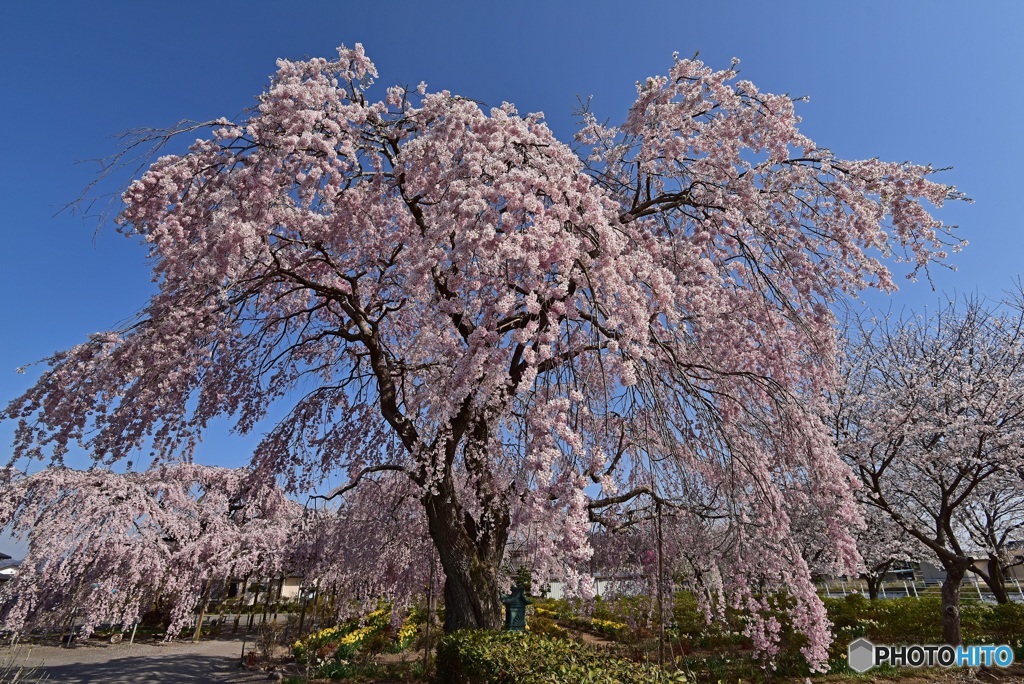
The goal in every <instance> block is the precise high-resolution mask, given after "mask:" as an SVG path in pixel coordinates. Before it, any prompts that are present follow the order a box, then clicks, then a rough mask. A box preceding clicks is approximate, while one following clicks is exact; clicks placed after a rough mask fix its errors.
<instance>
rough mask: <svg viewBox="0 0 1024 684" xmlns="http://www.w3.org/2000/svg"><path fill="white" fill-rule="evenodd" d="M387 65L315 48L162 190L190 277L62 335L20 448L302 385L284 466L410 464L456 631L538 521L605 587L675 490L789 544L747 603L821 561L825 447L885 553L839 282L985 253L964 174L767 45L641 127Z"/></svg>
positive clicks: (702, 509) (569, 560)
mask: <svg viewBox="0 0 1024 684" xmlns="http://www.w3.org/2000/svg"><path fill="white" fill-rule="evenodd" d="M376 75H377V72H376V69H375V67H374V65H373V64H372V62H370V60H369V59H368V58H367V57H366V55H365V54H364V52H363V49H362V47H361V46H358V45H357V46H356V48H355V49H346V48H342V49H340V50H339V56H338V58H337V59H336V60H326V59H310V60H306V61H288V60H281V61H279V63H278V71H277V74H276V75H275V77H274V79H273V81H272V83H271V85H270V87H269V88H268V89H267V90H266V92H264V93H263V94H262V95H261V96H260V98H259V102H258V106H257V107H256V109H255V110H254V111H253V112H252V113H251V115H250V116H248V117H247V118H246V119H244V120H242V121H238V122H232V121H228V120H219V121H217V122H213V123H212V124H211V125H210V126H209V132H208V133H206V134H204V136H203V137H201V138H200V139H198V140H196V142H195V143H194V144H193V145H192V146H191V148H190V149H189V151H188V152H187V153H186V154H183V155H169V156H165V157H162V158H160V159H158V160H157V161H156V162H155V163H154V164H153V165H152V166H151V167H150V168H149V170H148V171H146V172H145V173H144V174H143V175H142V176H141V177H140V178H139V179H138V180H136V181H135V182H133V183H132V184H131V186H130V187H129V188H128V190H127V192H125V194H124V196H123V198H124V203H125V206H124V209H123V211H122V212H121V213H120V216H119V218H118V221H119V223H120V225H121V226H122V228H123V230H124V231H125V232H126V233H127V234H128V235H131V236H136V237H139V238H141V239H143V240H144V241H145V242H146V243H148V244H149V245H150V249H151V252H150V256H151V259H152V264H153V271H154V278H155V280H156V282H157V283H158V285H159V292H158V293H157V294H156V295H154V296H153V298H152V300H151V301H150V303H149V305H148V306H147V307H146V309H145V311H144V312H143V313H142V315H141V317H140V318H139V320H138V321H137V322H136V323H134V324H133V325H131V326H129V327H127V328H124V329H121V330H116V331H112V332H106V333H100V334H97V335H94V336H93V337H91V338H90V339H89V340H88V341H87V342H85V343H84V344H82V345H80V346H77V347H75V348H73V349H71V350H69V351H66V352H61V353H58V354H56V355H54V356H53V357H51V358H50V359H49V361H48V363H49V369H48V370H46V371H45V372H44V373H43V375H42V377H41V378H40V379H39V381H38V383H37V384H36V385H35V386H34V387H33V388H32V389H30V390H29V391H28V392H27V393H25V394H24V395H23V396H22V397H21V398H19V399H16V400H15V401H14V402H12V403H11V404H10V406H9V407H8V408H7V409H6V411H5V412H4V414H3V415H4V416H6V417H8V418H11V419H14V420H17V421H18V427H17V431H16V441H15V456H16V457H33V456H40V455H45V454H46V453H49V455H50V457H51V458H53V459H54V460H55V461H57V462H59V461H60V459H61V458H62V457H63V455H64V453H65V452H66V450H67V449H68V447H69V445H70V444H71V443H73V442H75V441H78V442H81V443H82V444H83V445H84V447H85V448H86V449H88V450H89V451H91V452H92V453H94V454H95V455H96V457H97V458H100V459H107V460H111V461H113V460H118V459H126V458H130V456H131V454H133V453H134V452H136V451H137V450H138V449H140V448H142V447H144V446H145V447H147V448H150V449H152V450H153V451H155V452H156V453H157V454H158V455H161V456H170V455H185V456H187V455H188V454H189V453H190V452H191V450H192V448H193V446H194V445H195V443H196V440H197V438H198V435H199V434H200V433H201V432H202V430H203V429H204V428H205V427H206V425H207V423H208V421H209V420H210V419H211V418H213V417H214V416H218V415H226V416H231V417H232V419H233V420H234V422H235V424H236V426H237V427H238V429H240V430H241V431H243V432H245V431H248V430H252V429H253V428H254V427H255V426H257V425H258V424H260V421H262V420H264V419H265V418H267V416H268V413H269V412H270V410H271V407H273V406H278V405H280V404H287V405H288V406H289V407H290V413H289V414H288V416H287V417H286V418H285V419H283V420H281V421H280V423H278V424H277V426H276V427H273V428H272V429H271V430H270V431H269V432H268V433H267V435H266V437H265V439H264V440H263V441H262V443H261V444H260V445H259V446H258V447H257V449H256V452H255V454H254V457H253V465H254V467H255V468H257V469H258V470H259V471H260V472H263V473H271V474H274V475H277V476H279V477H281V478H282V481H283V482H284V483H285V484H286V485H287V486H288V487H289V488H290V489H291V490H293V491H306V490H308V489H309V488H314V487H316V486H318V485H319V484H320V483H321V482H322V481H323V480H324V479H325V478H326V477H328V476H329V475H331V474H333V473H337V472H340V473H343V474H344V475H346V476H347V477H348V478H349V479H350V481H351V483H352V484H353V485H356V484H358V486H362V485H363V484H366V483H368V482H371V481H373V480H375V479H378V478H380V477H382V474H383V473H385V472H390V473H397V474H401V475H402V476H404V477H405V478H407V479H408V480H409V482H410V483H411V484H412V486H413V487H414V488H415V491H416V502H417V506H418V508H419V510H420V514H421V515H422V519H423V521H424V522H425V525H426V528H427V530H428V532H429V535H430V538H431V539H432V542H433V544H434V546H435V548H436V550H437V553H438V558H439V561H440V565H441V567H442V568H443V571H444V576H445V587H444V601H445V621H446V622H445V627H446V629H449V630H451V629H457V628H461V627H490V628H494V627H497V626H499V625H500V624H501V604H500V602H499V598H498V597H499V587H500V586H502V585H503V583H504V582H505V578H504V577H503V576H502V573H501V562H502V558H503V556H504V552H505V547H506V543H507V541H508V539H509V536H510V533H512V532H513V531H516V534H519V535H521V538H524V539H530V540H532V542H533V549H534V550H535V553H534V556H533V558H534V560H533V563H534V570H535V572H536V574H537V576H543V575H545V574H547V573H548V572H551V571H552V569H556V568H557V569H560V571H561V572H562V574H563V575H564V576H566V577H567V578H568V579H570V580H573V581H572V582H570V584H573V585H575V586H576V589H578V590H580V591H582V592H584V593H585V592H587V591H588V589H589V579H588V575H587V573H586V572H585V567H586V563H587V561H588V558H589V556H590V550H589V543H588V536H589V533H590V529H591V525H592V524H594V523H595V521H596V522H597V523H598V524H600V522H601V521H607V520H615V519H622V518H623V517H624V516H627V515H628V511H629V510H632V509H635V508H637V507H640V508H643V507H647V506H649V505H651V503H652V501H655V500H656V501H657V503H658V505H661V506H663V507H666V508H667V507H672V506H676V507H681V508H685V509H687V510H690V511H692V512H693V513H694V514H697V515H711V516H720V517H721V516H724V517H727V518H729V520H730V521H731V522H732V528H731V529H732V530H733V531H734V534H733V536H732V537H731V539H732V540H733V541H734V542H735V543H736V544H738V545H740V546H741V547H742V548H744V549H749V550H752V551H753V550H757V551H756V552H755V553H753V556H748V555H745V554H735V555H734V557H736V558H738V559H740V562H739V563H738V565H737V566H736V567H735V568H734V570H735V572H734V573H733V572H730V574H729V576H730V577H735V578H736V579H735V582H733V584H732V586H733V587H734V588H735V589H736V591H737V592H738V593H737V598H736V600H737V601H740V602H742V603H746V604H750V605H751V606H754V605H759V603H758V601H759V599H758V598H757V597H756V596H755V589H756V587H757V585H756V584H751V583H750V582H748V581H746V580H744V578H747V577H750V575H751V573H755V572H767V573H768V574H769V575H772V576H778V575H780V574H788V573H789V572H790V568H789V566H788V563H789V561H790V559H791V557H792V556H794V555H795V556H796V557H799V554H798V553H797V552H795V551H794V547H793V541H792V534H791V529H790V525H789V521H788V519H787V517H786V515H785V514H784V513H780V511H784V510H785V508H786V505H785V499H786V497H787V496H788V494H787V489H786V486H785V483H786V482H787V481H788V479H789V475H790V474H793V473H798V474H800V476H801V477H806V478H808V479H809V481H810V486H809V490H808V491H809V492H810V495H811V496H813V497H815V498H820V499H822V500H826V501H829V502H830V503H832V502H835V503H836V505H834V506H833V505H830V506H828V507H823V508H824V509H825V515H826V520H825V524H826V527H827V529H828V534H829V536H830V538H831V539H833V540H834V541H835V543H836V544H837V545H838V547H839V549H840V551H839V557H840V558H841V559H842V560H843V561H844V562H846V563H854V562H855V561H856V552H855V550H854V548H853V543H852V540H851V539H850V536H849V533H848V529H849V527H850V524H851V522H852V521H853V520H854V519H855V518H856V517H857V514H856V511H855V508H854V506H853V503H852V500H851V498H850V496H849V493H848V491H847V490H848V482H847V471H846V469H845V466H843V465H842V463H841V462H840V461H839V459H838V458H837V455H836V452H835V448H834V446H833V444H832V441H831V438H830V435H829V433H828V431H827V429H826V428H825V426H824V425H823V424H822V423H821V421H820V420H819V419H818V418H817V417H816V411H817V410H818V407H817V406H815V403H816V400H815V399H813V397H816V396H819V395H820V394H821V393H822V391H824V389H825V388H827V387H828V386H829V385H830V384H831V382H832V381H833V379H834V350H835V339H834V338H835V334H834V329H833V316H832V314H831V313H830V311H829V309H828V307H827V303H828V301H829V299H830V298H831V297H832V296H833V295H834V293H835V292H837V291H842V292H850V293H852V292H855V291H857V290H859V289H861V288H864V287H867V286H874V287H879V288H883V289H888V288H891V287H892V281H891V278H890V273H889V270H888V268H887V267H886V265H885V263H884V259H885V258H886V257H887V256H890V255H892V254H894V253H895V254H897V255H900V256H903V257H904V258H908V259H909V260H910V261H912V262H913V263H914V264H915V265H916V268H918V269H919V268H923V267H926V265H927V264H928V263H929V262H930V261H931V260H933V259H936V258H942V257H944V256H945V251H946V249H947V248H948V247H949V246H952V247H954V248H957V247H959V244H960V243H959V241H958V240H956V239H953V238H952V237H951V236H950V233H949V231H948V230H947V229H946V228H945V227H944V226H943V225H942V224H941V223H940V222H939V221H937V220H936V219H934V218H933V217H932V216H931V215H930V214H929V213H928V210H926V208H925V206H924V204H925V203H931V204H933V205H941V204H942V203H943V202H944V201H945V200H947V199H949V198H951V197H957V196H958V195H957V194H956V193H955V192H954V190H953V189H952V188H951V187H949V186H946V185H942V184H939V183H936V182H934V181H932V180H931V179H930V176H931V174H932V169H931V168H929V167H923V166H916V165H913V164H896V163H887V162H882V161H879V160H877V159H871V160H866V161H850V160H843V159H839V158H837V157H835V156H834V155H832V154H831V153H830V152H829V151H828V150H827V149H825V148H822V147H820V146H818V145H817V144H815V143H814V142H813V141H811V140H810V139H808V138H807V137H805V136H803V135H802V134H800V133H799V132H798V130H797V128H796V124H797V122H798V118H797V116H796V114H795V112H794V102H793V100H792V99H791V98H789V97H787V96H780V95H773V94H769V93H763V92H761V91H759V90H758V89H757V88H756V87H755V86H754V85H753V84H752V83H750V82H749V81H746V80H740V79H738V73H737V71H736V69H735V64H734V65H733V67H732V68H729V69H726V70H722V71H715V70H712V69H710V68H708V67H706V66H705V65H703V64H702V63H701V62H699V61H696V60H681V59H677V60H676V61H675V62H674V63H673V64H672V65H671V66H670V69H669V71H668V73H667V74H666V75H662V76H658V77H655V78H650V79H648V80H646V81H645V82H642V83H640V84H639V85H638V92H637V100H636V102H635V104H634V105H633V106H632V108H631V109H630V111H629V113H628V115H627V116H626V118H625V121H624V123H623V124H622V125H621V126H619V127H609V126H605V125H601V124H600V123H598V121H597V119H596V118H595V117H594V116H593V115H591V114H590V113H589V112H583V113H582V114H581V118H582V126H581V129H580V132H579V135H578V137H577V140H576V146H577V147H576V149H574V148H572V147H570V146H569V145H566V144H564V143H562V142H560V141H559V140H557V139H556V138H555V137H554V136H553V135H552V133H551V131H550V130H549V129H548V127H547V126H546V125H545V124H544V121H543V117H542V116H541V115H539V114H530V115H527V116H521V115H520V114H519V113H518V112H517V111H516V110H515V108H514V107H513V106H512V105H510V104H503V105H502V106H500V107H495V108H493V109H490V110H484V109H482V108H481V107H480V106H479V105H478V104H476V103H475V102H473V101H471V100H468V99H464V98H460V97H457V96H455V95H452V94H451V93H448V92H445V91H442V92H436V93H435V92H428V90H427V89H426V86H425V85H421V86H420V87H419V88H417V89H408V88H405V87H400V86H398V87H391V88H388V89H387V90H386V91H385V92H384V93H383V97H382V99H377V100H375V99H372V98H371V95H370V86H371V83H372V81H373V78H374V77H376ZM190 130H191V131H193V132H194V131H202V130H204V129H203V127H201V126H200V127H193V128H191V129H190ZM86 428H88V430H87V429H86ZM650 483H657V487H653V486H652V485H651V484H650ZM590 487H593V488H594V489H588V488H590ZM598 488H599V490H600V491H599V492H597V493H594V492H595V491H597V489H598ZM765 549H767V550H768V552H764V550H765ZM780 550H788V551H793V553H789V552H788V551H787V552H786V553H778V552H779V551H780ZM796 571H797V572H804V569H803V568H802V567H800V566H797V570H796ZM801 586H802V587H803V589H801V590H800V591H799V592H798V594H797V595H796V596H795V600H796V601H795V604H796V610H797V611H798V612H799V613H800V615H801V616H802V618H801V619H800V620H799V621H798V623H799V624H800V625H801V626H802V627H803V628H804V629H806V631H807V632H808V634H809V636H810V644H809V646H808V648H807V649H806V651H805V652H806V653H807V655H808V658H810V659H811V660H812V662H814V663H816V664H818V665H820V664H822V663H823V662H824V659H825V650H824V649H825V646H824V644H825V643H827V641H828V631H827V627H826V624H825V622H824V621H823V619H821V616H822V615H823V613H822V612H821V610H820V601H819V599H818V598H817V596H816V595H815V594H814V592H813V590H812V588H811V587H810V584H809V582H806V583H804V584H803V585H801Z"/></svg>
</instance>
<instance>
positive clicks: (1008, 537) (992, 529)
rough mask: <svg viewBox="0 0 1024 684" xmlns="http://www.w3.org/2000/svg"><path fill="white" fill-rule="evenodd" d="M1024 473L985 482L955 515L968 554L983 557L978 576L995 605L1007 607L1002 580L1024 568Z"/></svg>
mask: <svg viewBox="0 0 1024 684" xmlns="http://www.w3.org/2000/svg"><path fill="white" fill-rule="evenodd" d="M1022 477H1024V473H1022V472H1019V471H1018V472H1012V471H1004V472H1001V473H1000V474H999V475H998V476H993V477H990V478H987V479H986V480H985V482H984V483H983V484H981V485H979V487H978V489H977V490H976V491H975V493H974V496H972V497H971V498H970V500H969V501H967V502H965V505H963V506H961V507H960V508H959V509H958V510H957V512H956V519H957V523H958V524H959V525H960V526H961V527H962V528H963V529H964V530H965V531H966V533H967V537H968V539H969V540H970V542H969V543H970V545H971V547H972V553H977V554H979V555H981V554H984V556H983V558H984V560H985V566H986V567H985V572H982V573H978V574H979V576H980V577H981V578H982V579H983V580H984V581H985V584H986V585H987V586H988V588H989V591H991V592H992V595H993V596H995V598H996V601H997V602H999V603H1009V602H1010V594H1009V592H1008V591H1007V590H1006V579H1007V575H1008V573H1009V572H1010V571H1011V569H1012V568H1014V567H1017V566H1019V565H1021V564H1024V555H1022V553H1021V550H1022V549H1021V544H1022V543H1024V481H1022V479H1021V478H1022Z"/></svg>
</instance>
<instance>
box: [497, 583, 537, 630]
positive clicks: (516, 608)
mask: <svg viewBox="0 0 1024 684" xmlns="http://www.w3.org/2000/svg"><path fill="white" fill-rule="evenodd" d="M501 602H502V603H504V604H505V629H507V630H512V631H519V632H521V631H523V630H524V629H526V606H528V605H530V604H531V603H533V601H531V600H530V599H528V598H526V592H525V590H524V589H523V588H522V587H520V586H518V585H516V586H514V587H512V593H511V594H509V595H508V596H502V597H501Z"/></svg>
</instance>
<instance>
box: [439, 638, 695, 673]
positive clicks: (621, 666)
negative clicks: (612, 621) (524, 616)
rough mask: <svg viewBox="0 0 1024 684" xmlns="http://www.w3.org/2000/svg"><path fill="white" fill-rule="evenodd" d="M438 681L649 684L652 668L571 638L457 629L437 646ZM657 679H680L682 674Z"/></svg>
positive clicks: (654, 671) (654, 669) (655, 670)
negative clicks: (611, 655)
mask: <svg viewBox="0 0 1024 684" xmlns="http://www.w3.org/2000/svg"><path fill="white" fill-rule="evenodd" d="M437 681H438V682H439V684H513V683H515V684H555V683H557V682H574V683H578V684H649V683H650V682H655V681H659V680H658V670H657V668H654V667H652V666H650V665H643V664H640V663H635V662H633V661H629V660H621V659H618V658H613V657H610V656H608V655H605V654H603V653H600V652H598V651H595V650H594V649H592V648H589V647H587V646H584V645H583V644H579V643H576V642H573V641H565V640H562V639H553V638H550V637H545V636H538V635H535V634H530V633H528V632H488V631H484V630H463V631H459V632H454V633H453V634H448V635H446V636H445V637H444V638H443V639H442V640H441V643H440V644H438V647H437ZM660 681H662V682H666V683H667V682H684V681H686V678H685V676H684V675H683V674H682V673H677V674H674V675H671V676H669V675H663V676H662V678H661V679H660Z"/></svg>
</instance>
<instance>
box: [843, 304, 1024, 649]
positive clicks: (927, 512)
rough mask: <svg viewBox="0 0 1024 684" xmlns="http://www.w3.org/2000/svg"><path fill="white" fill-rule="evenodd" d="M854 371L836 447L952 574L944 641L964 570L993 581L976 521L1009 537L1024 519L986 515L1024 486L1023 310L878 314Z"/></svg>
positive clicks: (952, 628) (849, 373)
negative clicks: (980, 563) (977, 560)
mask: <svg viewBox="0 0 1024 684" xmlns="http://www.w3.org/2000/svg"><path fill="white" fill-rule="evenodd" d="M845 376H846V380H847V382H846V388H845V390H844V391H842V392H840V393H839V394H837V395H836V396H835V397H834V403H833V408H834V411H835V414H834V426H835V430H836V435H837V441H838V444H839V449H840V451H841V453H842V455H843V457H844V458H845V459H846V460H847V462H848V463H849V464H850V465H851V466H852V467H853V469H854V471H855V473H856V474H857V476H858V478H859V479H860V482H861V486H862V488H861V496H862V497H863V500H864V501H865V503H866V504H867V505H869V506H871V507H873V508H874V509H876V510H877V511H878V512H879V513H881V514H884V515H885V516H887V517H888V518H889V519H890V520H891V521H892V522H893V523H895V524H896V525H897V526H898V527H899V528H900V529H901V530H902V532H903V534H904V535H905V536H906V537H908V538H909V539H908V543H912V542H916V543H917V544H919V545H920V546H921V547H923V548H925V549H927V550H928V551H929V552H930V554H931V555H932V556H933V557H935V558H937V560H938V563H939V564H940V565H941V566H942V568H943V569H944V570H945V572H946V579H945V581H944V582H943V585H942V604H943V618H942V619H943V622H942V632H943V638H944V639H945V640H946V641H947V642H948V643H951V644H958V643H960V642H961V635H960V610H959V601H960V585H961V582H962V581H963V578H964V576H965V574H966V573H967V572H976V573H977V574H978V575H979V576H981V577H982V578H984V579H986V581H987V580H988V579H991V574H990V571H989V570H986V569H982V568H979V567H977V566H975V565H974V555H975V554H976V553H978V552H979V551H978V549H979V547H977V546H975V544H976V542H973V541H972V535H971V531H970V526H971V525H974V524H975V523H977V524H978V525H979V526H981V527H987V526H988V525H992V526H995V527H998V528H999V529H996V530H995V533H994V539H997V540H1001V542H999V543H1002V544H1005V542H1006V541H1007V539H1008V535H1009V534H1012V532H1013V531H1015V530H1016V529H1018V527H1019V522H1018V521H1017V520H1016V518H1014V517H1013V516H1006V517H1002V518H1000V517H998V516H996V515H989V516H987V517H986V515H985V513H984V511H985V510H986V509H988V510H989V511H994V509H993V508H992V504H993V503H998V507H999V508H1000V510H1002V508H1003V507H1004V506H1009V505H1011V504H1012V502H1016V501H1018V500H1019V498H1020V496H1021V492H1022V481H1021V473H1024V448H1022V446H1021V445H1022V444H1024V315H1022V314H1021V312H1020V311H1018V310H1013V309H1010V308H999V307H986V306H984V305H983V304H982V303H981V302H980V301H978V300H969V301H966V302H964V303H962V304H959V305H958V304H956V303H951V304H949V305H948V306H947V307H944V308H942V309H940V310H939V311H937V312H936V313H934V314H933V315H931V316H928V317H924V316H916V317H910V318H907V319H904V320H900V321H894V322H887V321H880V322H877V323H876V324H875V325H873V326H871V327H868V328H866V329H864V330H863V331H862V332H861V333H860V334H859V335H857V336H856V337H855V339H854V340H853V341H852V343H851V346H850V349H849V354H848V356H847V360H846V367H845ZM993 487H998V492H997V491H996V490H994V489H993ZM993 495H994V498H993ZM980 548H984V547H980ZM992 550H993V552H995V551H996V545H995V544H993V545H992Z"/></svg>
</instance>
